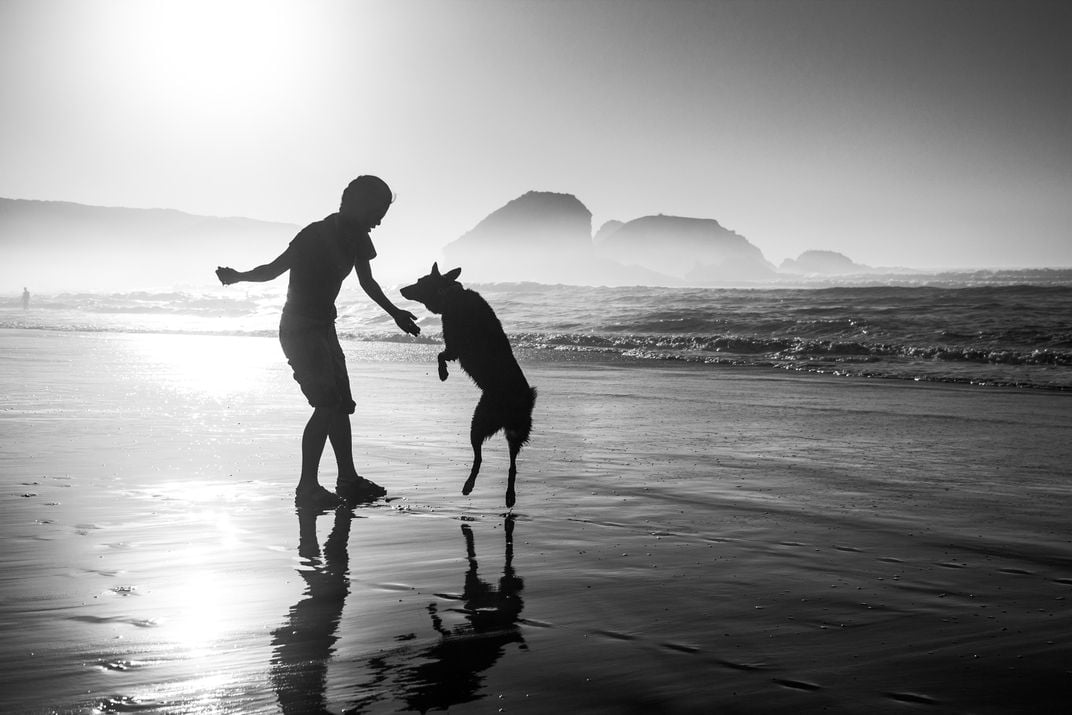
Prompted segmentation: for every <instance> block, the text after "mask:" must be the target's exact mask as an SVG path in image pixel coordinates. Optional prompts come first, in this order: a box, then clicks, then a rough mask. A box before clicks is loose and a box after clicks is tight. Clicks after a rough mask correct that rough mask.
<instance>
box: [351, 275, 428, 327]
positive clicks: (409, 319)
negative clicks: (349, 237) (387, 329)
mask: <svg viewBox="0 0 1072 715" xmlns="http://www.w3.org/2000/svg"><path fill="white" fill-rule="evenodd" d="M354 270H355V271H356V272H357V280H358V282H359V283H360V284H361V290H363V291H365V294H366V295H367V296H368V297H369V298H372V300H373V302H374V303H376V305H378V306H380V307H381V308H383V309H384V311H385V312H386V313H387V314H388V315H390V316H391V317H392V318H394V320H395V323H397V324H398V327H399V328H401V329H402V330H403V331H404V332H407V333H409V334H410V335H420V334H421V329H420V328H419V327H418V326H417V324H416V323H415V322H413V321H414V320H416V317H417V316H415V315H414V314H413V313H411V312H409V311H408V310H402V309H401V308H397V307H395V304H394V303H392V302H391V301H390V300H388V299H387V296H386V295H384V293H383V288H380V284H379V283H377V282H376V279H375V278H373V277H372V265H371V264H369V262H368V261H363V260H360V259H359V260H357V261H355V262H354Z"/></svg>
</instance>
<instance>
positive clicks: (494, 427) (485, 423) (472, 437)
mask: <svg viewBox="0 0 1072 715" xmlns="http://www.w3.org/2000/svg"><path fill="white" fill-rule="evenodd" d="M500 426H501V425H499V424H498V422H497V421H496V419H495V411H494V410H493V409H492V407H491V403H490V401H489V400H488V398H487V395H481V396H480V401H479V402H477V403H476V409H475V410H474V411H473V426H472V429H471V430H470V431H469V441H470V442H472V444H473V469H472V470H471V471H470V472H469V478H468V479H466V480H465V485H464V486H463V487H462V494H469V493H470V492H471V491H473V487H474V486H476V475H477V474H479V473H480V463H481V462H482V461H483V460H482V458H481V454H480V452H481V447H482V446H483V444H484V442H486V441H487V439H488V437H491V435H493V434H495V433H496V432H498V431H499V427H500Z"/></svg>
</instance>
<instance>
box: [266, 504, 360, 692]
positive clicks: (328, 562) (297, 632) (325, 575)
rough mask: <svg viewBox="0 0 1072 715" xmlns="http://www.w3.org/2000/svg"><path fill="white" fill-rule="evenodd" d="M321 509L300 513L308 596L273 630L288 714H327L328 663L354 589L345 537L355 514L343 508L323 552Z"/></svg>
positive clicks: (278, 684)
mask: <svg viewBox="0 0 1072 715" xmlns="http://www.w3.org/2000/svg"><path fill="white" fill-rule="evenodd" d="M320 515H321V512H314V511H309V510H299V511H298V534H299V539H298V554H299V555H300V556H301V557H302V566H303V568H302V569H299V571H298V573H300V574H301V576H302V578H303V579H304V580H305V584H306V588H305V593H304V594H303V595H304V598H302V600H300V601H298V602H297V603H296V604H294V606H293V607H291V609H290V611H289V612H288V613H287V618H286V621H285V622H284V624H283V625H282V626H281V627H280V628H278V629H277V630H275V631H274V632H273V633H272V648H273V655H272V664H271V680H272V686H273V687H274V688H275V692H276V696H277V698H278V700H279V705H280V707H281V708H282V710H283V712H284V713H315V712H325V708H326V702H325V687H326V684H327V670H328V661H329V660H330V658H331V655H332V652H333V651H334V646H335V642H336V641H337V640H338V636H337V635H336V631H337V630H338V627H339V619H340V618H341V616H342V611H343V606H344V605H345V603H346V596H347V595H348V594H349V593H350V571H349V568H350V556H349V552H348V550H347V541H348V540H349V538H350V523H351V521H352V520H353V518H354V515H353V513H352V512H351V511H350V510H349V509H347V508H345V507H340V508H339V509H338V510H336V511H335V514H334V519H335V523H334V526H333V527H332V529H331V534H330V535H329V536H328V538H327V541H325V542H324V548H323V552H321V549H320V544H319V541H318V540H317V535H316V519H317V517H318V516H320Z"/></svg>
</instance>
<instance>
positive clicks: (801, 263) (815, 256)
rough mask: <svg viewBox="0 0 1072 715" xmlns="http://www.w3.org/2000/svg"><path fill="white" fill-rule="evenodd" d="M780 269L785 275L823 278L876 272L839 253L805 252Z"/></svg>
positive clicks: (783, 262) (786, 260) (788, 261)
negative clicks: (819, 276) (820, 276)
mask: <svg viewBox="0 0 1072 715" xmlns="http://www.w3.org/2000/svg"><path fill="white" fill-rule="evenodd" d="M778 269H779V270H780V271H782V272H783V273H794V274H804V275H822V276H838V275H856V274H863V273H871V272H872V271H873V270H874V269H872V268H871V267H870V266H865V265H861V264H859V263H855V262H853V261H852V259H850V258H849V257H848V256H846V255H844V254H842V253H838V252H837V251H804V253H801V254H800V256H799V257H798V258H797V259H796V260H793V259H792V258H787V259H785V260H784V261H782V265H781V266H779V267H778Z"/></svg>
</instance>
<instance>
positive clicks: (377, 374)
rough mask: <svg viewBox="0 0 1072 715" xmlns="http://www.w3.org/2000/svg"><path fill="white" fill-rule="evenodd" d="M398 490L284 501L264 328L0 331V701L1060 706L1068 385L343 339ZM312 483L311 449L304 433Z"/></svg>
mask: <svg viewBox="0 0 1072 715" xmlns="http://www.w3.org/2000/svg"><path fill="white" fill-rule="evenodd" d="M346 350H347V355H348V359H349V360H350V365H351V374H352V378H353V383H354V391H355V395H357V396H358V402H359V406H358V413H357V415H356V417H355V424H354V431H355V452H356V455H357V461H358V465H359V468H360V469H361V470H362V472H363V473H365V474H367V475H368V476H369V477H371V478H373V479H375V480H376V481H378V482H380V483H381V484H383V485H384V486H386V487H387V489H388V490H389V498H388V500H387V501H381V502H378V503H376V504H374V505H371V506H367V507H362V508H359V509H356V510H355V511H353V512H352V513H351V512H349V511H346V510H343V511H340V512H338V513H325V514H322V515H319V516H316V515H305V516H304V517H303V518H299V515H298V514H296V513H295V511H294V509H293V507H292V505H291V493H292V489H293V485H294V483H295V481H296V472H297V466H298V441H299V437H300V431H301V428H302V426H303V424H304V421H305V418H306V417H307V408H306V407H305V406H304V405H303V404H302V401H301V398H300V395H299V393H298V390H297V386H296V385H295V384H294V383H293V381H292V380H291V378H290V375H289V373H288V371H287V369H286V366H285V363H284V362H283V359H282V356H281V354H280V351H279V347H278V344H277V343H276V341H275V340H274V339H272V338H262V337H236V336H222V335H184V334H172V335H159V334H127V333H113V332H94V333H85V332H77V331H71V330H66V331H60V332H57V331H49V330H41V329H35V330H12V329H8V330H0V394H2V395H4V397H3V401H2V403H0V436H2V439H0V474H2V475H3V476H2V485H3V489H2V490H0V533H2V536H3V543H4V545H5V548H4V551H3V554H2V556H0V564H2V566H3V568H2V569H0V594H2V598H0V626H2V629H3V634H4V638H3V640H2V643H0V681H2V682H3V683H4V687H3V689H2V692H0V712H5V713H8V712H10V713H51V712H58V713H85V714H88V713H107V712H146V713H278V712H295V713H299V712H324V711H326V712H332V713H344V712H348V713H365V712H369V713H380V712H399V711H416V712H424V711H434V710H441V709H447V708H449V709H450V710H451V711H452V712H473V713H484V712H499V711H501V712H519V713H547V712H571V713H572V712H592V713H597V712H598V713H603V712H666V713H707V712H731V713H770V712H774V713H778V712H785V713H800V712H816V711H826V712H835V713H859V712H893V713H901V712H935V713H939V712H943V713H944V712H984V713H986V712H993V713H1001V712H1015V711H1023V712H1057V711H1061V710H1063V709H1064V708H1065V707H1066V705H1067V703H1068V702H1069V699H1070V697H1072V637H1070V634H1072V610H1070V608H1069V599H1072V533H1070V531H1069V527H1068V514H1069V511H1070V508H1072V484H1070V483H1069V471H1068V465H1069V464H1070V463H1072V403H1070V401H1069V400H1070V399H1072V395H1069V394H1068V393H1066V392H1060V391H1046V390H1015V389H1003V388H980V387H976V386H968V385H957V384H942V383H924V382H921V383H917V382H910V381H898V380H868V379H863V378H835V377H831V376H826V375H817V374H811V373H796V372H786V371H777V370H770V369H764V368H754V367H734V366H727V365H708V364H702V363H695V364H694V363H687V362H665V361H656V362H652V361H644V360H633V361H630V360H627V359H626V358H624V357H620V356H619V357H617V358H615V359H613V360H605V359H599V358H598V356H596V358H594V359H587V360H584V361H579V362H575V361H571V360H553V359H539V357H538V356H536V357H533V354H530V353H527V352H523V360H522V364H523V367H524V368H525V370H526V373H527V374H528V376H529V378H530V381H531V382H532V383H533V384H534V385H536V386H537V387H538V388H539V390H540V398H539V401H538V402H537V405H536V412H535V414H534V418H535V429H534V433H533V434H534V436H533V440H532V443H531V444H530V445H529V446H528V447H526V448H525V449H524V450H523V451H522V453H521V458H520V461H519V477H518V505H517V507H516V508H515V509H514V510H513V512H512V513H509V514H507V513H505V510H504V507H503V491H504V488H505V472H506V464H507V456H506V448H505V442H504V441H503V440H502V439H501V437H497V438H495V439H493V440H492V442H491V443H489V445H488V447H487V448H486V449H485V462H484V469H483V472H482V477H481V479H480V481H479V482H478V484H477V487H476V490H475V491H474V492H473V494H472V496H471V497H463V496H461V494H460V489H461V485H462V482H463V480H464V477H465V476H466V474H467V471H468V465H469V459H470V450H469V446H468V437H467V433H468V419H469V416H470V414H471V410H472V408H473V406H474V404H475V402H476V399H477V393H476V388H474V387H473V386H472V385H471V384H470V383H469V382H468V381H466V380H465V379H464V378H463V377H462V376H461V375H460V374H458V375H455V376H452V378H451V379H450V380H448V381H447V382H446V383H441V382H440V381H439V380H438V378H437V377H436V375H435V361H434V355H435V352H436V350H437V346H436V345H434V344H433V343H431V342H429V343H416V344H406V343H393V344H385V343H379V342H349V343H347V345H346ZM323 469H324V474H325V477H326V480H330V479H331V478H333V476H334V470H333V466H332V465H331V464H330V460H329V459H327V458H325V461H324V465H323Z"/></svg>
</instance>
